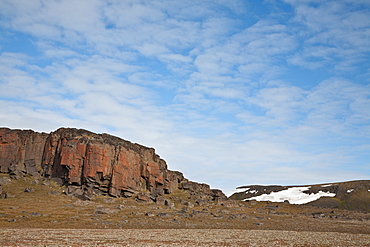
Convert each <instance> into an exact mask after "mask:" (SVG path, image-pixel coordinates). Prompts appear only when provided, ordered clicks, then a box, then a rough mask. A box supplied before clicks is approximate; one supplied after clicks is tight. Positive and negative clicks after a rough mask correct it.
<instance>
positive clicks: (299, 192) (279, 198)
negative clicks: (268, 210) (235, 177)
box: [240, 186, 335, 204]
mask: <svg viewBox="0 0 370 247" xmlns="http://www.w3.org/2000/svg"><path fill="white" fill-rule="evenodd" d="M309 188H311V186H308V187H292V188H288V189H286V190H282V191H278V192H271V193H270V194H263V195H260V196H255V197H251V198H247V199H244V201H249V200H256V201H270V202H284V201H289V203H290V204H306V203H309V202H312V201H316V200H317V199H319V198H320V197H323V196H327V197H334V196H335V193H330V192H323V191H319V192H318V193H311V194H306V193H303V191H306V190H308V189H309ZM244 190H245V189H244ZM245 191H246V190H245ZM240 192H243V191H240Z"/></svg>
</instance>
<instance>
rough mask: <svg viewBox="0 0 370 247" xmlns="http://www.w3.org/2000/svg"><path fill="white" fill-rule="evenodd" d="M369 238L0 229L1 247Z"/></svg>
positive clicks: (348, 242)
mask: <svg viewBox="0 0 370 247" xmlns="http://www.w3.org/2000/svg"><path fill="white" fill-rule="evenodd" d="M369 241H370V238H369V235H364V234H345V233H336V232H329V233H320V232H297V231H271V230H265V231H261V230H230V229H207V230H199V229H165V230H163V229H151V230H147V229H125V230H116V229H114V230H112V229H109V230H107V229H99V230H91V229H89V230H75V229H74V230H71V229H63V230H55V229H53V230H50V229H48V230H45V229H22V231H19V230H15V229H6V230H0V245H1V246H107V247H108V246H260V247H265V246H321V247H323V246H341V247H342V246H354V247H360V246H369Z"/></svg>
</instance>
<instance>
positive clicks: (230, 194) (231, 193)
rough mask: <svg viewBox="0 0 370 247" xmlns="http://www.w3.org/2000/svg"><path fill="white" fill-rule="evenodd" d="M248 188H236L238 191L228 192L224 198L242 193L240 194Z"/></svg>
mask: <svg viewBox="0 0 370 247" xmlns="http://www.w3.org/2000/svg"><path fill="white" fill-rule="evenodd" d="M249 189H250V188H238V189H234V190H231V191H229V192H227V193H226V196H227V197H230V196H232V195H233V194H235V193H242V192H246V191H247V190H249Z"/></svg>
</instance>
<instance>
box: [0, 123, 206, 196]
mask: <svg viewBox="0 0 370 247" xmlns="http://www.w3.org/2000/svg"><path fill="white" fill-rule="evenodd" d="M15 165H16V166H17V167H15ZM18 166H19V167H18ZM10 171H13V173H15V174H16V173H17V172H18V173H24V174H27V173H28V174H31V175H42V176H45V177H47V178H52V179H57V180H59V181H60V182H62V183H64V184H66V185H67V186H70V187H69V190H70V191H74V190H75V189H76V188H75V187H76V186H80V188H83V190H84V191H86V192H88V193H100V194H110V195H111V196H121V195H124V194H125V193H136V192H139V191H149V192H150V193H151V194H152V195H162V194H164V193H172V192H173V191H175V190H177V189H179V188H180V189H186V190H190V191H194V190H200V191H202V193H209V194H212V193H213V192H212V191H211V190H210V188H209V186H208V185H204V184H198V183H194V182H189V181H188V180H187V179H185V178H184V176H183V175H182V173H181V172H175V171H169V170H168V169H167V164H166V162H165V161H164V160H162V159H160V157H159V156H158V155H157V154H155V150H154V149H153V148H147V147H144V146H141V145H139V144H135V143H131V142H128V141H125V140H123V139H120V138H117V137H114V136H110V135H107V134H101V135H98V134H94V133H92V132H89V131H86V130H78V129H67V128H61V129H58V130H57V131H55V132H52V133H50V134H45V133H36V132H33V131H22V130H10V129H6V128H0V172H3V173H6V172H10ZM18 173H17V174H18ZM18 175H20V174H18ZM73 186H75V187H73Z"/></svg>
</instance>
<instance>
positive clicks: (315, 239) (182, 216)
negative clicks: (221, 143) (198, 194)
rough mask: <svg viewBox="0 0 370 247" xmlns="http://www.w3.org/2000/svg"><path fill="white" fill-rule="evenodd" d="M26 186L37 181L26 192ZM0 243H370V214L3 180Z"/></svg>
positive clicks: (68, 244) (285, 244)
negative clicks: (139, 196)
mask: <svg viewBox="0 0 370 247" xmlns="http://www.w3.org/2000/svg"><path fill="white" fill-rule="evenodd" d="M25 188H32V189H31V190H30V192H24V191H25ZM2 190H3V191H6V192H7V194H8V197H7V198H5V199H0V246H370V214H368V213H364V212H355V211H347V210H337V209H335V210H333V209H325V208H317V207H311V206H301V205H289V204H284V203H266V202H235V204H233V205H228V206H222V205H216V204H212V205H197V204H196V203H194V202H192V201H191V200H190V197H189V194H187V192H184V191H179V192H177V193H174V194H171V195H167V196H166V197H167V199H168V200H170V201H171V202H173V203H172V204H171V205H156V204H155V203H154V202H142V203H139V202H137V201H135V199H134V198H129V199H128V198H109V197H104V196H98V197H96V198H95V199H93V200H92V201H81V200H78V199H76V198H74V197H69V196H66V195H64V194H63V193H62V188H61V187H59V186H58V185H56V184H54V183H52V182H46V183H42V182H35V180H33V179H32V178H27V177H26V178H24V179H20V180H18V181H12V182H11V183H7V184H3V185H2Z"/></svg>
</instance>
